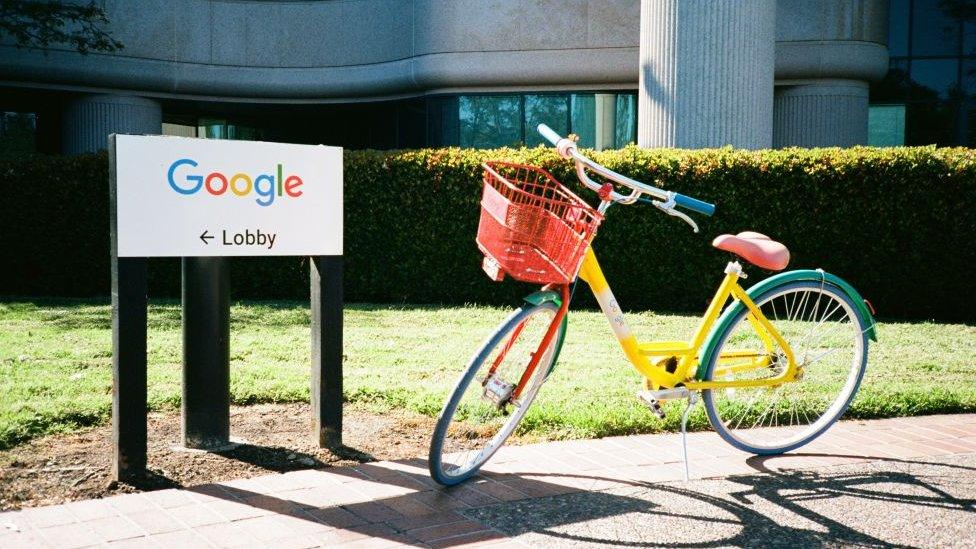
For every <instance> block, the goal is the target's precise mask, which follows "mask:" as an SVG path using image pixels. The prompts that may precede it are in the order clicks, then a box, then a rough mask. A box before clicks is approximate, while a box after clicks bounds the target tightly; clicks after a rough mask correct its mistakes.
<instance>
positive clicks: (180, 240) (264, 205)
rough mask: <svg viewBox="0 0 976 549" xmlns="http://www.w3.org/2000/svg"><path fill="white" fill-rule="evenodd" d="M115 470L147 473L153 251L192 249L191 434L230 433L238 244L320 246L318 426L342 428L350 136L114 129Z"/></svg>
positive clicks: (206, 441) (186, 280)
mask: <svg viewBox="0 0 976 549" xmlns="http://www.w3.org/2000/svg"><path fill="white" fill-rule="evenodd" d="M109 163H110V176H109V180H110V194H111V239H112V329H113V330H112V331H113V335H112V346H113V360H112V363H113V376H114V391H113V402H112V425H113V442H114V445H115V450H116V451H115V466H114V469H113V472H114V477H115V478H116V479H129V478H134V477H138V476H141V475H143V474H145V468H146V447H147V433H146V419H147V418H146V411H147V398H146V393H147V387H146V383H147V375H146V366H147V361H146V356H147V353H146V329H147V307H146V306H147V300H146V299H147V283H146V279H147V275H146V265H147V258H149V257H181V258H183V292H182V294H183V300H182V303H183V400H182V424H183V429H182V433H183V443H184V445H185V446H187V447H190V448H202V449H210V450H213V449H218V448H221V447H225V446H226V445H227V444H228V443H229V441H230V368H229V364H230V328H229V326H230V276H229V268H228V265H227V259H226V257H227V256H287V255H297V256H310V257H311V272H310V282H311V296H312V299H311V308H312V340H311V346H312V368H311V383H312V391H311V393H312V422H311V423H312V437H313V439H314V440H315V441H316V442H317V443H318V444H320V445H322V446H326V445H330V444H338V443H341V441H342V149H340V148H336V147H323V146H307V145H286V144H282V143H261V142H254V141H216V140H206V139H190V138H177V137H163V136H131V135H112V136H109Z"/></svg>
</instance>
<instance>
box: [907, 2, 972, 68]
mask: <svg viewBox="0 0 976 549" xmlns="http://www.w3.org/2000/svg"><path fill="white" fill-rule="evenodd" d="M964 4H965V2H962V1H960V0H914V1H913V5H912V52H911V55H912V56H914V57H917V56H920V55H959V46H960V44H959V35H960V33H961V26H960V25H961V19H962V13H961V12H962V10H963V9H964V8H963V7H962V6H963V5H964Z"/></svg>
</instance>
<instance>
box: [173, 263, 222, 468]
mask: <svg viewBox="0 0 976 549" xmlns="http://www.w3.org/2000/svg"><path fill="white" fill-rule="evenodd" d="M182 304H183V400H182V403H181V406H180V408H181V415H182V418H183V446H186V447H187V448H196V449H201V450H215V449H220V448H225V447H227V446H228V445H229V444H230V273H229V269H228V265H227V258H225V257H184V258H183V299H182Z"/></svg>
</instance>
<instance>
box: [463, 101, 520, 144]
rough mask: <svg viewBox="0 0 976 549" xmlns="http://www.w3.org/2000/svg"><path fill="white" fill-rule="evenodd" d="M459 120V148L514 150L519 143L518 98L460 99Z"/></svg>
mask: <svg viewBox="0 0 976 549" xmlns="http://www.w3.org/2000/svg"><path fill="white" fill-rule="evenodd" d="M458 118H459V119H460V131H459V140H458V141H459V143H458V144H459V145H460V146H461V147H474V148H481V149H488V148H496V147H514V146H518V145H520V144H521V142H522V101H521V97H519V96H517V95H463V96H461V97H460V98H459V100H458Z"/></svg>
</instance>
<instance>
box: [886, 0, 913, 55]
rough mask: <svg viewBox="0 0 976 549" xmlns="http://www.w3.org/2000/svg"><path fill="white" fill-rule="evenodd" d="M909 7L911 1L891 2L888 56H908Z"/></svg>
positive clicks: (899, 0) (894, 0)
mask: <svg viewBox="0 0 976 549" xmlns="http://www.w3.org/2000/svg"><path fill="white" fill-rule="evenodd" d="M908 6H909V0H891V2H890V7H889V8H888V9H889V10H890V12H889V13H890V14H891V16H890V18H889V21H888V55H890V56H892V57H900V56H905V55H908Z"/></svg>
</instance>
